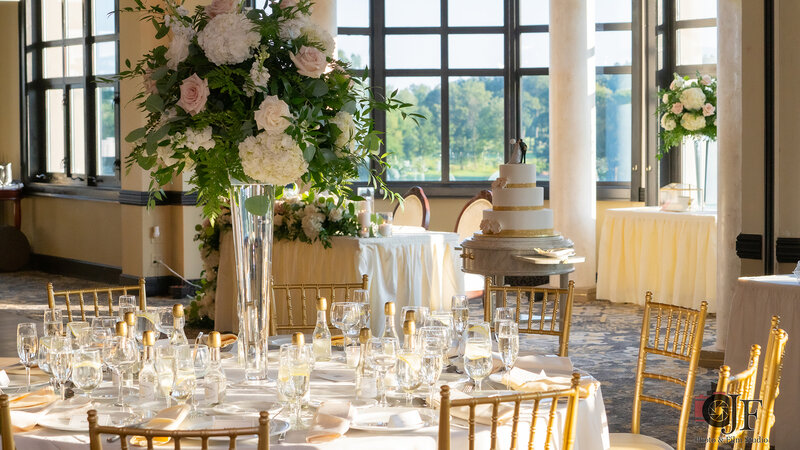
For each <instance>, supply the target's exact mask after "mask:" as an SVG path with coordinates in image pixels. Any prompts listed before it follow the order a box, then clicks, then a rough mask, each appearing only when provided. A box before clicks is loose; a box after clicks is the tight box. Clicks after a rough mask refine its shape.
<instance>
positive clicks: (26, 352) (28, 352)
mask: <svg viewBox="0 0 800 450" xmlns="http://www.w3.org/2000/svg"><path fill="white" fill-rule="evenodd" d="M38 352H39V338H38V336H37V335H36V324H35V323H31V322H25V323H21V324H19V325H17V355H18V356H19V362H20V363H21V364H22V365H23V366H25V380H26V381H25V382H26V389H27V390H28V391H30V390H31V367H33V364H34V363H36V355H37V354H38Z"/></svg>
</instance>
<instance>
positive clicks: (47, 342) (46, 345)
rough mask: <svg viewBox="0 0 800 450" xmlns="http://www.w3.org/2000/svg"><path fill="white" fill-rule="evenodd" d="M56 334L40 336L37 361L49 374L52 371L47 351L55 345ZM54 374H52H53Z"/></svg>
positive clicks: (43, 370)
mask: <svg viewBox="0 0 800 450" xmlns="http://www.w3.org/2000/svg"><path fill="white" fill-rule="evenodd" d="M54 337H55V336H42V337H40V338H39V350H38V352H37V354H36V361H37V363H38V364H39V369H41V370H42V372H44V373H46V374H47V375H51V373H50V365H49V364H48V363H47V353H48V352H50V348H51V347H52V345H53V338H54ZM51 376H52V375H51Z"/></svg>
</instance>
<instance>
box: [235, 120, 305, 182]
mask: <svg viewBox="0 0 800 450" xmlns="http://www.w3.org/2000/svg"><path fill="white" fill-rule="evenodd" d="M239 157H240V158H241V160H242V168H243V169H244V173H245V175H247V176H248V177H250V178H252V179H254V180H257V181H260V182H262V183H267V184H274V185H276V186H280V185H286V184H289V183H293V182H294V181H295V180H297V179H298V178H300V177H301V176H303V174H305V173H306V171H307V170H308V163H307V162H306V160H305V159H304V158H303V152H302V150H300V146H299V145H297V143H296V142H295V141H294V139H292V137H291V136H289V135H287V134H285V133H279V134H267V133H260V134H258V135H257V136H250V137H248V138H247V139H245V140H244V141H242V143H241V144H239Z"/></svg>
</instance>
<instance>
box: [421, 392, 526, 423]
mask: <svg viewBox="0 0 800 450" xmlns="http://www.w3.org/2000/svg"><path fill="white" fill-rule="evenodd" d="M464 398H472V396H471V395H469V394H465V393H463V392H461V391H457V390H455V389H451V390H450V400H461V399H464ZM434 402H435V403H438V402H439V398H436V399H434ZM512 405H513V403H501V404H500V405H499V407H498V409H497V423H498V424H500V425H503V424H504V423H506V422H508V421H509V420H511V419H512V418H513V417H514V406H512ZM492 408H493V405H490V404H484V405H478V406H476V407H475V423H479V424H482V425H489V426H491V425H492ZM450 415H451V416H453V417H457V418H459V419H463V420H469V407H468V406H459V407H458V408H454V407H452V406H451V407H450Z"/></svg>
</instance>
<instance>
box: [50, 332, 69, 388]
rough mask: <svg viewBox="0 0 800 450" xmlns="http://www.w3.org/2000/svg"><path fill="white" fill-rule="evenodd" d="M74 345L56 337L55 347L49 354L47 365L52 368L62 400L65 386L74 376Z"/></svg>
mask: <svg viewBox="0 0 800 450" xmlns="http://www.w3.org/2000/svg"><path fill="white" fill-rule="evenodd" d="M72 356H73V351H72V345H71V343H70V339H69V338H67V337H54V338H53V345H52V347H51V348H50V351H49V352H48V353H47V364H48V365H49V366H50V373H51V374H52V375H53V381H55V382H56V384H57V385H58V387H59V390H60V391H61V400H64V398H65V392H64V391H65V389H64V384H65V383H66V382H67V380H69V377H70V375H71V374H72Z"/></svg>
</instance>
